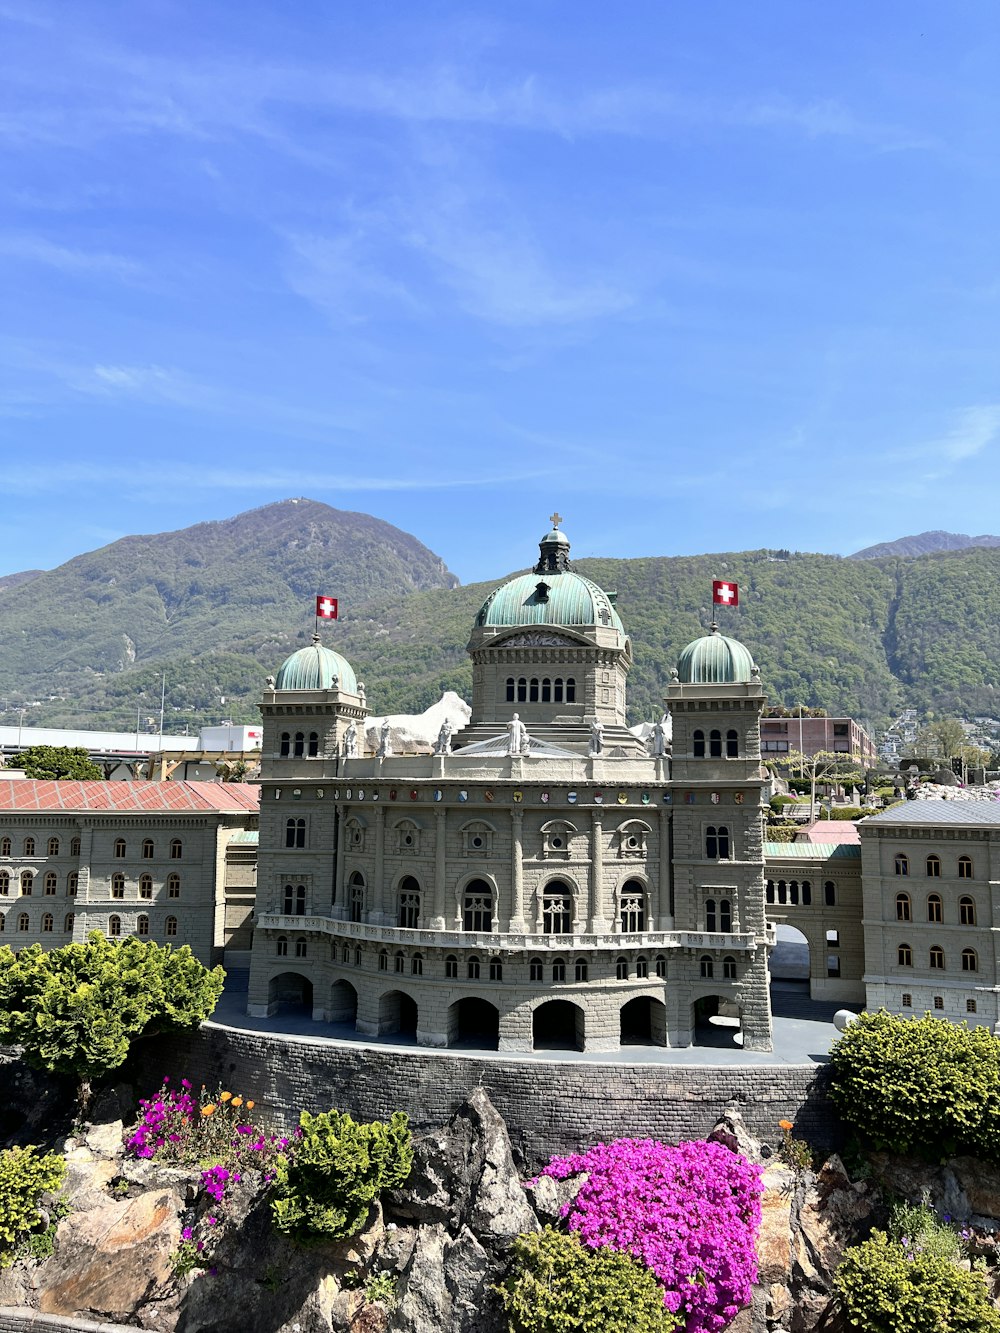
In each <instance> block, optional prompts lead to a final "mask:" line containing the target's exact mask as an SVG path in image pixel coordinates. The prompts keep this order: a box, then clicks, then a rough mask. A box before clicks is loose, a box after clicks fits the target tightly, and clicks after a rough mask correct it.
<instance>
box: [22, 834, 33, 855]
mask: <svg viewBox="0 0 1000 1333" xmlns="http://www.w3.org/2000/svg"><path fill="white" fill-rule="evenodd" d="M24 854H25V856H34V854H35V840H34V838H25V840H24Z"/></svg>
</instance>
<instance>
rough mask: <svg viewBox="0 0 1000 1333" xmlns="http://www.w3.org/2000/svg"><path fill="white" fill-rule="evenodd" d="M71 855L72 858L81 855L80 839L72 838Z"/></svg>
mask: <svg viewBox="0 0 1000 1333" xmlns="http://www.w3.org/2000/svg"><path fill="white" fill-rule="evenodd" d="M69 854H70V856H79V855H80V839H79V838H71V839H70V844H69Z"/></svg>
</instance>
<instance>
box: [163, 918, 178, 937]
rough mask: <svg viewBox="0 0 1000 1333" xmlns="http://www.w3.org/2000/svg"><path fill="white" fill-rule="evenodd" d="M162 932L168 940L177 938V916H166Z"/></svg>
mask: <svg viewBox="0 0 1000 1333" xmlns="http://www.w3.org/2000/svg"><path fill="white" fill-rule="evenodd" d="M163 933H164V935H166V937H167V939H168V940H172V939H176V938H177V918H176V917H175V916H168V917H167V919H166V921H164V923H163Z"/></svg>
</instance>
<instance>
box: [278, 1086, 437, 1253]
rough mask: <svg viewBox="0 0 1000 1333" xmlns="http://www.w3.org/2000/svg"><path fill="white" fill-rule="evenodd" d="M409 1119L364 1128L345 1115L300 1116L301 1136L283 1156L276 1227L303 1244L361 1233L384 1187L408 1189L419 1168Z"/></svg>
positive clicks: (399, 1113)
mask: <svg viewBox="0 0 1000 1333" xmlns="http://www.w3.org/2000/svg"><path fill="white" fill-rule="evenodd" d="M407 1124H408V1122H407V1118H406V1116H405V1115H404V1114H403V1112H402V1111H397V1112H396V1114H395V1115H394V1116H393V1117H392V1119H391V1120H389V1121H388V1123H386V1122H384V1121H380V1120H376V1121H374V1122H373V1123H371V1124H364V1125H362V1124H358V1123H357V1122H356V1121H354V1120H353V1119H352V1118H351V1117H350V1116H349V1115H346V1114H341V1112H339V1111H325V1112H324V1113H323V1114H322V1115H315V1116H313V1115H310V1114H309V1112H308V1111H303V1112H302V1114H301V1116H300V1117H299V1127H300V1129H301V1137H300V1138H298V1139H297V1140H296V1141H295V1144H294V1148H293V1150H292V1151H291V1152H290V1153H289V1154H287V1155H283V1156H281V1157H279V1158H278V1162H277V1166H276V1189H275V1194H274V1198H273V1199H272V1201H271V1215H272V1218H273V1220H274V1225H275V1226H276V1227H277V1229H278V1230H279V1231H281V1232H284V1234H285V1235H288V1236H293V1237H295V1238H296V1239H297V1240H309V1239H315V1238H317V1237H325V1238H328V1239H332V1240H342V1239H346V1238H347V1237H348V1236H354V1235H356V1234H357V1232H359V1231H360V1230H361V1228H362V1227H363V1226H364V1224H365V1220H366V1218H367V1217H368V1213H369V1210H370V1209H371V1206H372V1204H373V1203H374V1202H375V1200H376V1199H377V1198H378V1196H379V1194H380V1193H381V1192H382V1190H384V1189H393V1188H395V1187H396V1186H398V1185H402V1184H403V1182H404V1181H405V1180H406V1178H407V1176H408V1175H409V1174H410V1168H411V1166H412V1165H413V1149H412V1143H411V1135H410V1131H409V1129H408V1127H407Z"/></svg>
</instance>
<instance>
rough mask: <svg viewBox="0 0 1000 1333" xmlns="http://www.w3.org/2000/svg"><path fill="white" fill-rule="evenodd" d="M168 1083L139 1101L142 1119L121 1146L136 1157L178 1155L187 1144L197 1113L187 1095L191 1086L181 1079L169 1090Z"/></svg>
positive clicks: (195, 1107)
mask: <svg viewBox="0 0 1000 1333" xmlns="http://www.w3.org/2000/svg"><path fill="white" fill-rule="evenodd" d="M169 1084H170V1080H169V1079H164V1080H163V1087H162V1088H161V1089H160V1091H159V1092H158V1093H157V1095H156V1096H155V1097H149V1098H143V1099H142V1100H141V1101H140V1102H139V1106H140V1107H141V1108H142V1119H141V1120H140V1121H139V1124H138V1125H137V1126H136V1128H135V1130H134V1131H133V1133H132V1134H130V1135H129V1136H128V1138H126V1140H125V1147H126V1148H127V1149H128V1151H129V1152H132V1153H134V1154H135V1155H136V1157H156V1156H157V1154H158V1153H161V1152H163V1153H164V1154H167V1153H174V1154H176V1155H179V1152H180V1145H181V1144H184V1143H186V1142H187V1141H188V1139H189V1138H190V1136H191V1130H192V1127H193V1125H194V1122H195V1117H196V1115H197V1112H198V1104H197V1102H196V1101H195V1099H194V1097H193V1096H192V1095H191V1084H190V1083H189V1082H188V1080H187V1079H186V1078H185V1079H182V1080H181V1086H180V1089H176V1088H171V1087H170V1086H169Z"/></svg>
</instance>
